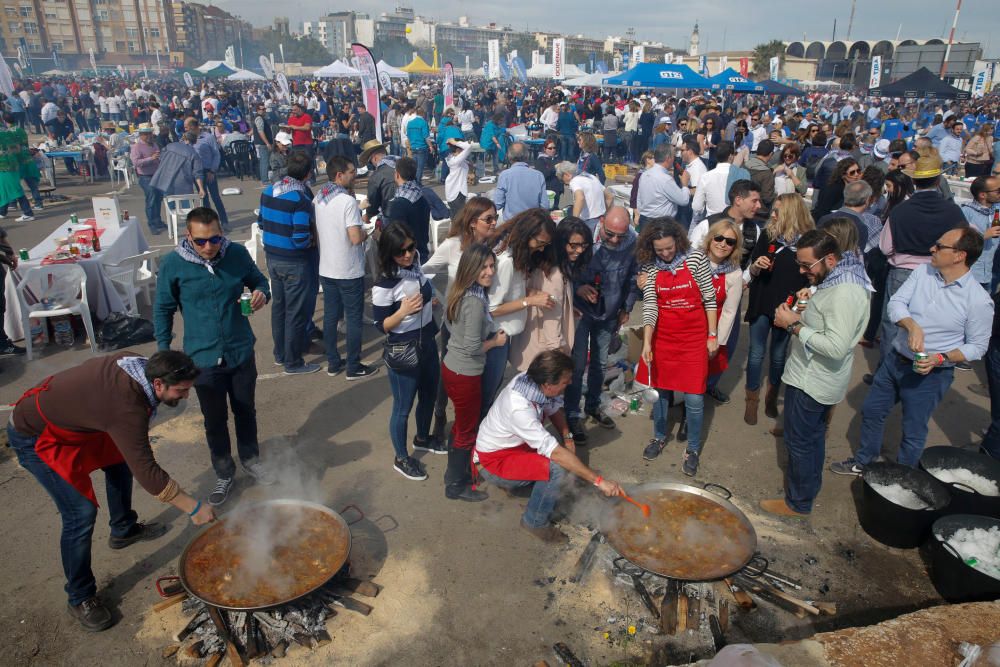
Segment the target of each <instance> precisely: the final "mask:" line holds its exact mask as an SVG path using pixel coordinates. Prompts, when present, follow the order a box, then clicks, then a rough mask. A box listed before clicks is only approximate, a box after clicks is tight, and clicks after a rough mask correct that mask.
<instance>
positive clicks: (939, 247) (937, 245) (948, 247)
mask: <svg viewBox="0 0 1000 667" xmlns="http://www.w3.org/2000/svg"><path fill="white" fill-rule="evenodd" d="M931 248H933V249H935V250H956V251H957V250H958V248H956V247H955V246H953V245H945V244H943V243H935V244H934V245H932V246H931Z"/></svg>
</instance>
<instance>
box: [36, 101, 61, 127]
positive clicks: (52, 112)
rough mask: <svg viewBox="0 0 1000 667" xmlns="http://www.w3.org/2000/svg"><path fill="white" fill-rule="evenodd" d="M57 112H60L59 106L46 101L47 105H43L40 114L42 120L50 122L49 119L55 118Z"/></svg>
mask: <svg viewBox="0 0 1000 667" xmlns="http://www.w3.org/2000/svg"><path fill="white" fill-rule="evenodd" d="M57 113H59V107H57V106H56V105H55V103H54V102H46V103H45V106H43V107H42V111H41V114H40V115H41V117H42V122H43V123H48V122H49V121H52V120H55V119H56V114H57Z"/></svg>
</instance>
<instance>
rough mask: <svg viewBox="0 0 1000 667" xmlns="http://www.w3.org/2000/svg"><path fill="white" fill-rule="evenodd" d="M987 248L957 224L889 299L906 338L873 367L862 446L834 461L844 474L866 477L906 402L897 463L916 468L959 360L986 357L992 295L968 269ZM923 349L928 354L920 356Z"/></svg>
mask: <svg viewBox="0 0 1000 667" xmlns="http://www.w3.org/2000/svg"><path fill="white" fill-rule="evenodd" d="M982 251H983V237H982V235H980V233H979V232H978V231H977V230H975V229H972V228H971V227H962V228H960V229H952V230H951V231H948V232H945V233H944V234H942V235H941V237H940V238H939V239H938V241H937V242H936V243H935V244H934V245H933V246H931V263H930V264H924V265H922V266H920V267H919V268H917V269H914V270H913V272H912V273H911V274H910V277H909V278H907V279H906V282H905V283H903V285H902V286H901V287H900V288H899V289H898V290H896V293H895V294H893V295H892V298H890V299H889V304H888V308H887V310H888V313H889V317H890V319H891V321H892V322H894V323H895V324H896V326H898V327H899V328H900V329H902V330H903V332H905V333H906V335H905V336H903V335H899V336H896V337H895V338H894V339H893V351H892V352H891V353H890V354H887V355H886V358H885V359H884V360H883V361H882V363H881V364H880V365H879V367H878V370H877V371H876V372H875V379H874V381H873V382H872V388H871V391H869V392H868V396H867V398H865V402H864V405H863V406H862V408H861V419H862V421H861V446H860V447H859V448H858V451H857V453H856V454H855V455H854V457H852V458H849V459H847V460H846V461H842V462H840V463H834V464H833V465H831V466H830V470H831V471H832V472H835V473H837V474H838V475H860V474H862V473H863V472H864V469H865V466H867V465H868V464H870V463H872V462H873V461H874V460H875V459H876V458H877V457H878V456H879V454H880V453H881V451H882V441H883V435H884V431H885V420H886V417H888V416H889V413H890V412H891V411H892V409H893V407H894V406H895V405H896V403H898V402H900V403H902V404H903V438H902V441H901V442H900V444H899V454H898V456H897V460H898V461H899V463H901V464H903V465H907V466H911V467H912V466H916V465H917V463H918V462H919V461H920V456H921V454H922V453H923V451H924V445H925V444H926V442H927V422H928V420H929V419H930V416H931V414H932V413H933V412H934V408H936V407H937V405H938V403H940V402H941V399H942V398H944V394H945V392H946V391H948V388H949V387H950V386H951V382H952V380H953V379H954V374H955V368H954V367H955V364H958V363H962V362H968V361H975V360H976V359H981V358H982V356H983V354H984V353H985V352H986V348H987V346H988V344H989V341H990V332H991V331H992V327H993V301H992V300H991V299H990V297H989V295H988V294H987V293H986V290H984V289H983V288H982V287H981V286H980V285H979V283H977V282H976V279H975V277H974V276H973V275H972V273H971V272H970V267H971V266H972V265H973V264H975V262H976V260H977V259H979V255H980V254H981V253H982ZM917 354H921V355H922V358H919V359H918V358H917Z"/></svg>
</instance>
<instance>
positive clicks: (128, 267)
mask: <svg viewBox="0 0 1000 667" xmlns="http://www.w3.org/2000/svg"><path fill="white" fill-rule="evenodd" d="M157 255H159V253H158V252H157V251H155V250H147V251H146V252H144V253H141V254H138V255H133V256H131V257H126V258H125V259H123V260H121V261H119V262H118V263H116V264H105V265H104V271H105V273H106V274H107V276H108V279H109V280H110V281H111V283H112V284H113V285H114V286H115V290H117V291H118V293H119V294H121V296H122V298H123V299H125V301H126V303H128V308H129V312H130V313H131V314H132V315H138V313H139V306H138V303H137V302H136V298H135V293H136V290H139V289H141V290H142V293H143V296H144V297H145V298H146V302H147V303H148V304H149V305H153V301H152V299H151V297H150V292H149V288H150V286H151V285H155V284H156V268H155V261H156V257H157Z"/></svg>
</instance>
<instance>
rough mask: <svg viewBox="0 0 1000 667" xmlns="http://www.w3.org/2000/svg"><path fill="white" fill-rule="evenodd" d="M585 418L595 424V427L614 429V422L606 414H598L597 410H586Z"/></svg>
mask: <svg viewBox="0 0 1000 667" xmlns="http://www.w3.org/2000/svg"><path fill="white" fill-rule="evenodd" d="M587 416H588V417H590V418H591V419H593V420H594V421H595V422H597V425H598V426H600V427H601V428H614V427H615V420H614V419H612V418H611V417H609V416H607V415H606V414H604V413H602V412H599V411H597V410H588V411H587Z"/></svg>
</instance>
